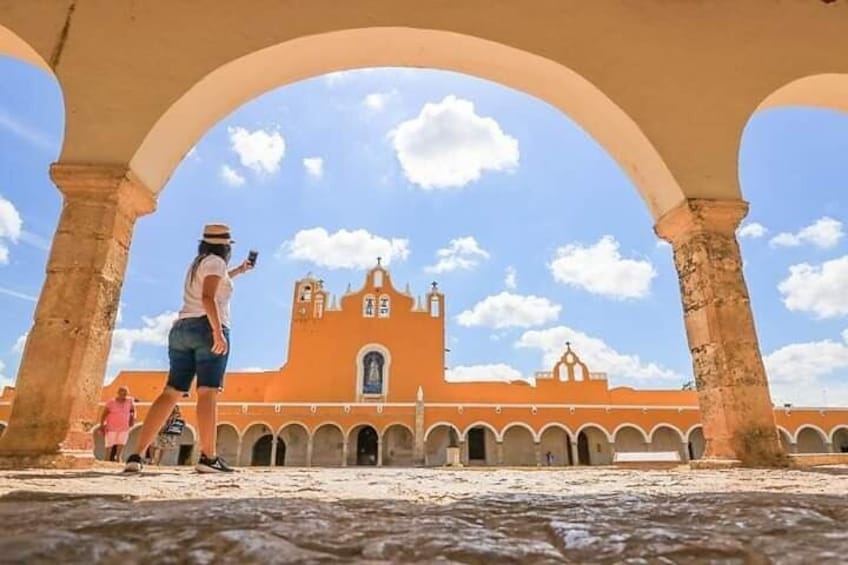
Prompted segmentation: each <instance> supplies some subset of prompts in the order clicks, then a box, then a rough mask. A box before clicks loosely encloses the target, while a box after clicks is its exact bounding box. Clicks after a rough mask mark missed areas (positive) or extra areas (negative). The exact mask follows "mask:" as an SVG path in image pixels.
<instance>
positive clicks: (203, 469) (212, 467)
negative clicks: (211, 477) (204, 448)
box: [194, 454, 235, 473]
mask: <svg viewBox="0 0 848 565" xmlns="http://www.w3.org/2000/svg"><path fill="white" fill-rule="evenodd" d="M194 468H195V469H197V472H198V473H232V472H233V471H235V469H233V468H232V467H230V466H229V465H227V462H226V461H224V460H223V459H221V458H220V457H213V458H211V459H210V458H209V457H206V455H203V454H201V455H200V461H198V462H197V465H195V466H194Z"/></svg>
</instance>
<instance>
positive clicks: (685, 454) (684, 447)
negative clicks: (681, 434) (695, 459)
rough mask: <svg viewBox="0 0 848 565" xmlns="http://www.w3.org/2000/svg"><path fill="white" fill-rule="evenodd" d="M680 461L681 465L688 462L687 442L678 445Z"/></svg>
mask: <svg viewBox="0 0 848 565" xmlns="http://www.w3.org/2000/svg"><path fill="white" fill-rule="evenodd" d="M680 460H681V461H682V462H683V463H688V462H689V442H688V441H684V442H681V443H680Z"/></svg>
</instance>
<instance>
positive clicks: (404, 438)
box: [380, 422, 415, 467]
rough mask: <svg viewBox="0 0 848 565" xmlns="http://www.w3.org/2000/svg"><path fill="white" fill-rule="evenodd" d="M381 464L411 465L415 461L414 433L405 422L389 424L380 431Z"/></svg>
mask: <svg viewBox="0 0 848 565" xmlns="http://www.w3.org/2000/svg"><path fill="white" fill-rule="evenodd" d="M380 437H381V438H382V440H381V441H382V442H383V450H382V452H383V462H382V463H383V465H387V466H395V467H411V466H412V465H413V464H414V463H415V433H414V432H413V431H412V428H410V427H409V426H407V425H406V424H401V423H400V422H396V423H394V424H389V425H388V426H386V427H385V428H383V431H382V432H381V433H380Z"/></svg>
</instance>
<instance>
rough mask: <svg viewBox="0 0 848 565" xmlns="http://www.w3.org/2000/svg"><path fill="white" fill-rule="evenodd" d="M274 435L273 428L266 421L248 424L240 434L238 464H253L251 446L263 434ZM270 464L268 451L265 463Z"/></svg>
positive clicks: (245, 465)
mask: <svg viewBox="0 0 848 565" xmlns="http://www.w3.org/2000/svg"><path fill="white" fill-rule="evenodd" d="M266 435H269V436H272V437H273V435H274V430H273V429H271V426H270V424H268V423H266V422H255V423H253V424H251V425H249V426H248V427H247V428H246V429H245V430H244V433H243V434H242V436H241V445H242V447H241V459H240V461H239V462H238V464H239V465H242V466H244V467H247V466H250V465H253V447H254V446H255V445H256V443H257V442H258V441H259V440H260V439H262V438H263V437H264V436H266ZM270 464H271V455H270V452H269V455H268V462H267V463H266V465H270Z"/></svg>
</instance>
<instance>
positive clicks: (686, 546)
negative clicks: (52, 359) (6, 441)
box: [0, 465, 848, 564]
mask: <svg viewBox="0 0 848 565" xmlns="http://www.w3.org/2000/svg"><path fill="white" fill-rule="evenodd" d="M118 470H119V468H118V467H110V466H106V465H103V466H100V467H98V468H96V469H94V470H90V471H24V472H12V471H4V472H0V524H2V526H0V562H2V563H27V564H29V563H48V562H49V563H57V562H58V563H121V564H130V563H142V562H144V563H335V562H370V563H398V562H421V563H434V562H435V563H728V564H736V563H738V564H760V563H763V564H764V563H845V562H846V560H848V557H846V556H848V466H842V467H829V468H817V469H815V470H793V471H767V470H740V469H736V470H724V471H690V470H688V469H687V468H679V469H675V470H667V471H636V470H622V469H612V468H591V469H562V470H549V469H544V470H535V469H534V470H517V469H515V470H513V469H486V470H482V469H463V470H441V469H389V468H380V469H377V468H348V469H295V468H291V469H288V468H279V469H274V470H259V469H253V470H240V471H239V472H238V473H236V474H234V475H225V476H222V475H214V476H210V475H198V474H195V473H194V472H192V471H189V470H174V469H157V468H148V470H147V472H146V473H145V474H144V475H141V476H126V475H122V474H120V473H119V472H118Z"/></svg>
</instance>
